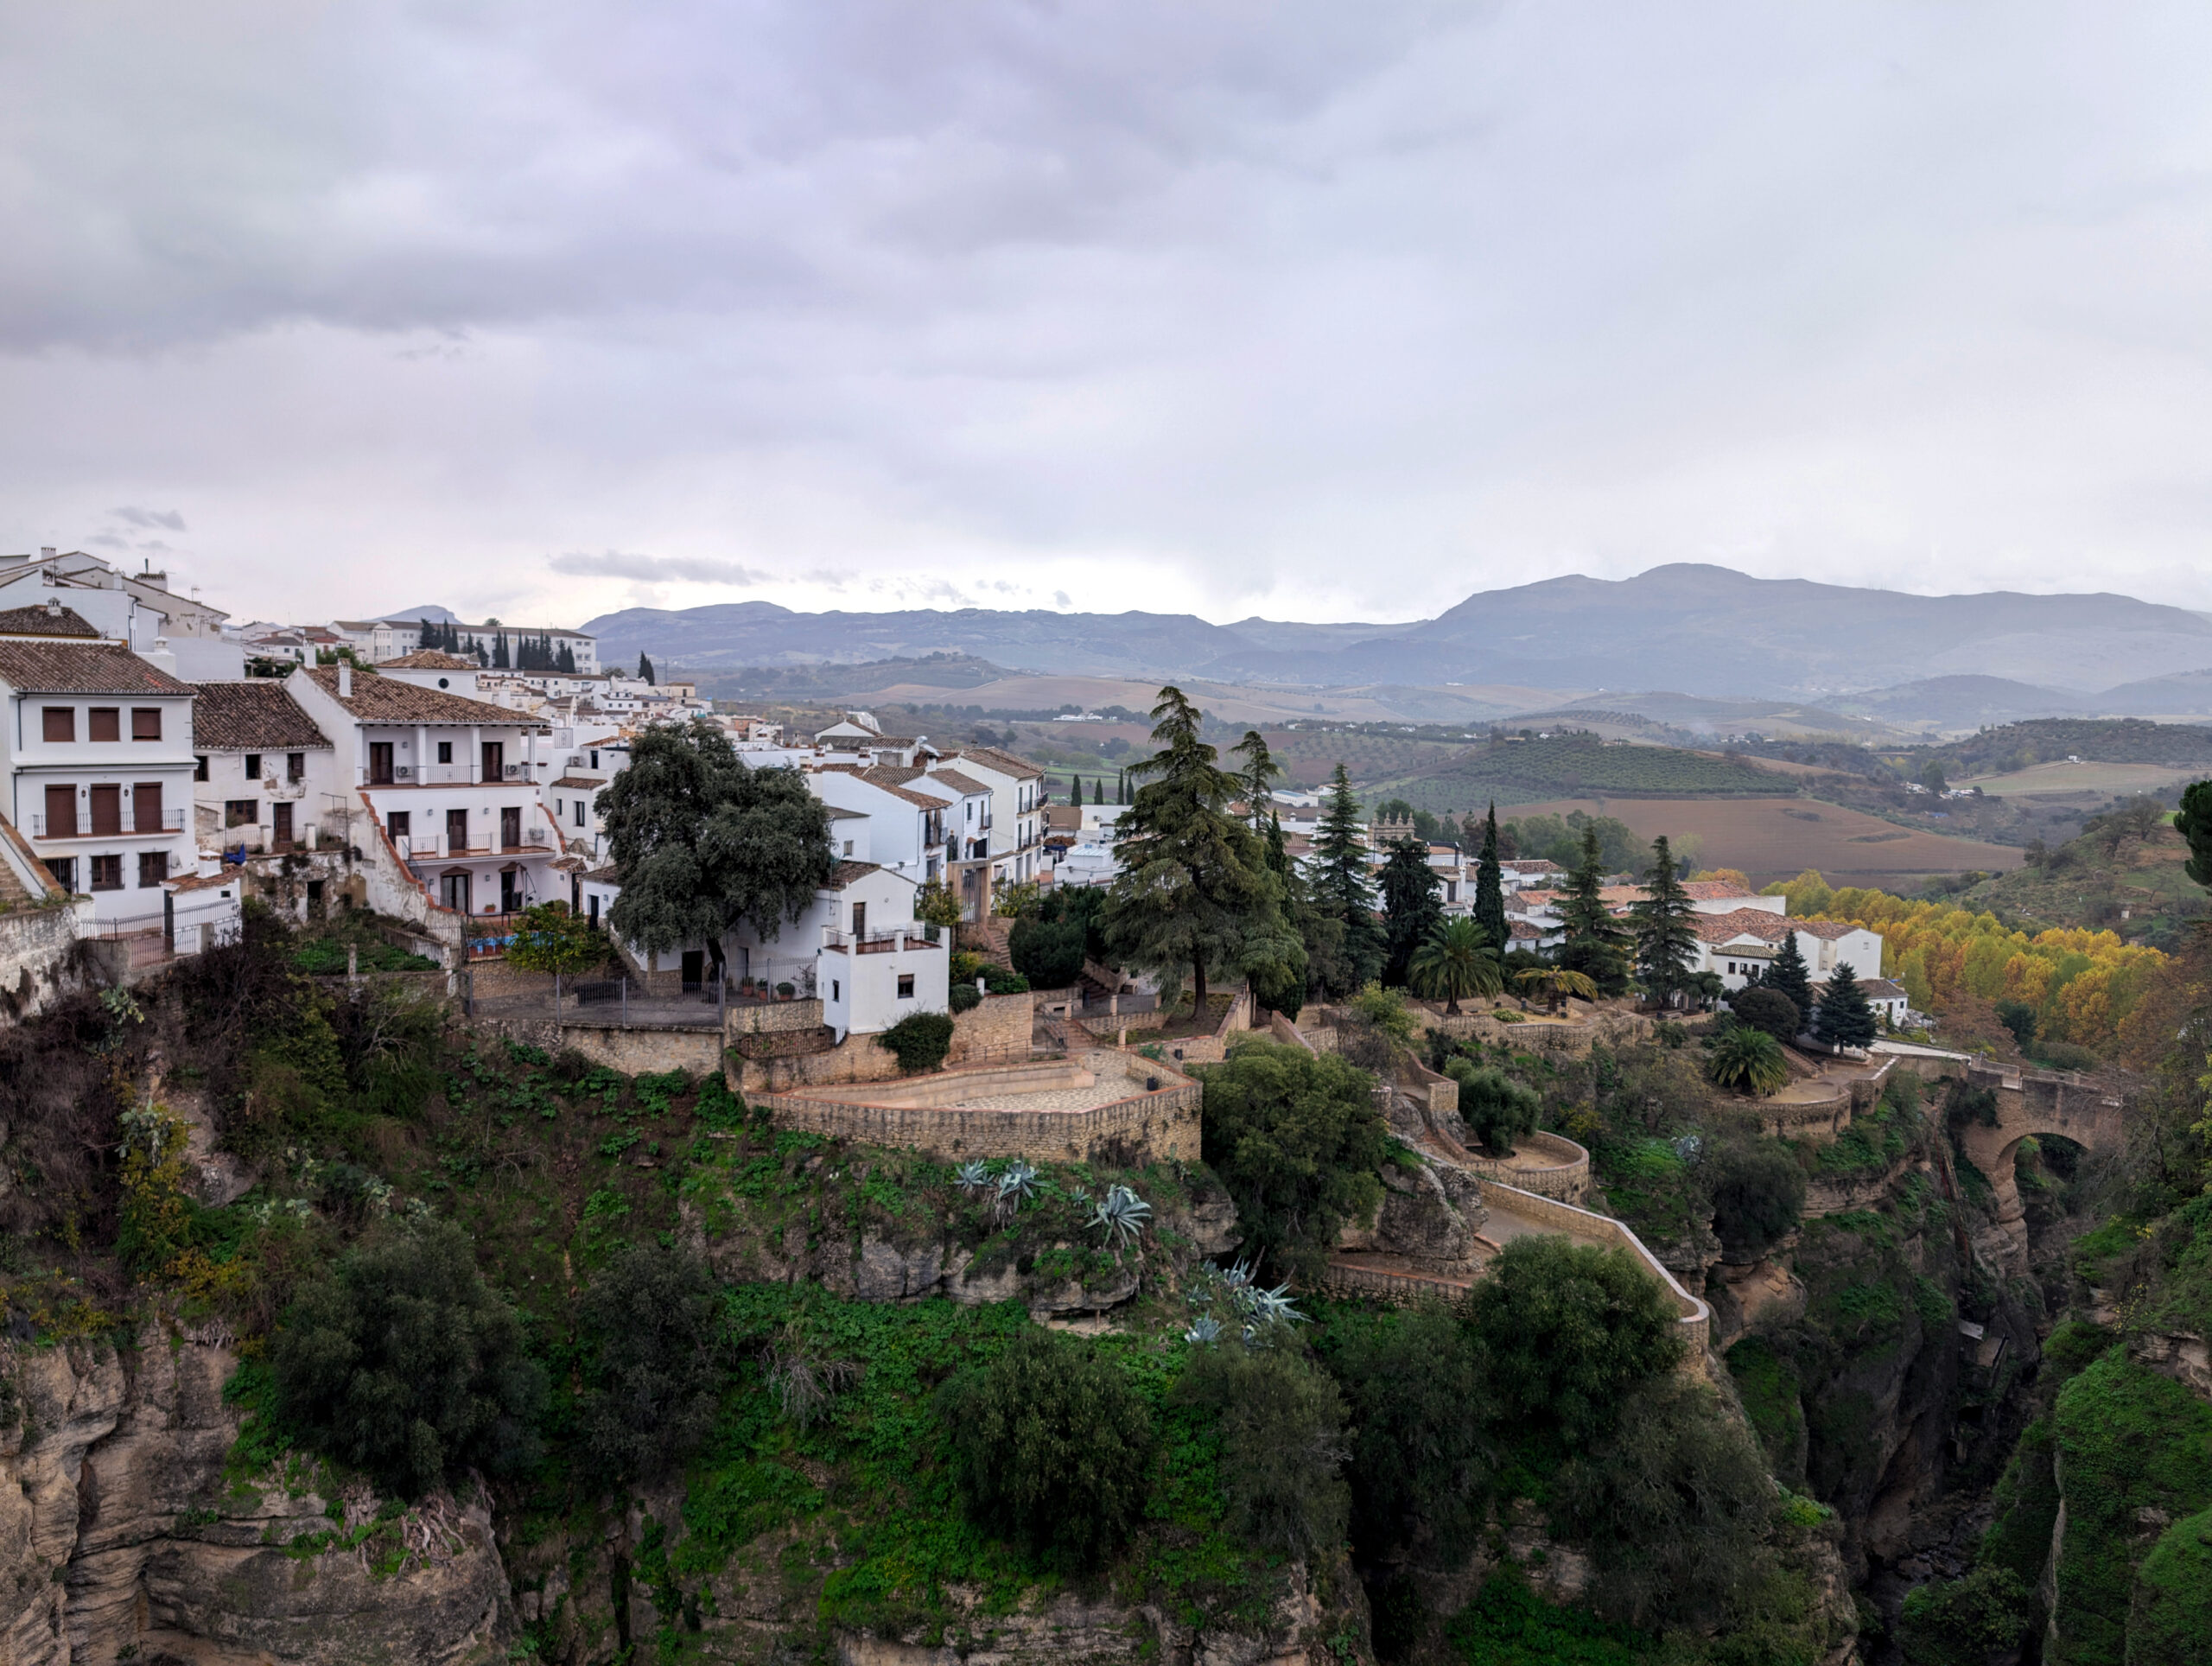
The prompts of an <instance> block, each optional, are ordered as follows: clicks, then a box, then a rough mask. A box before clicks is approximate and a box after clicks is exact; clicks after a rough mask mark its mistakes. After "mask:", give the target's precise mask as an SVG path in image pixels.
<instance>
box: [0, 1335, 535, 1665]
mask: <svg viewBox="0 0 2212 1666" xmlns="http://www.w3.org/2000/svg"><path fill="white" fill-rule="evenodd" d="M236 1363H237V1362H236V1360H235V1359H234V1358H233V1357H232V1354H231V1351H230V1350H229V1349H228V1347H226V1345H224V1343H223V1341H222V1340H221V1339H214V1338H209V1339H193V1338H185V1337H175V1336H171V1335H169V1334H168V1333H166V1332H163V1331H162V1329H160V1328H159V1327H158V1326H152V1325H149V1326H146V1327H144V1328H143V1329H142V1330H141V1331H140V1332H138V1333H137V1335H136V1336H132V1337H129V1338H126V1339H124V1340H123V1343H122V1344H121V1345H117V1344H115V1343H111V1342H108V1341H105V1340H104V1341H99V1342H79V1343H73V1344H70V1345H67V1346H62V1347H55V1348H48V1349H29V1348H24V1347H12V1348H9V1349H7V1350H4V1351H0V1374H4V1376H5V1378H6V1380H7V1381H8V1382H9V1383H10V1384H11V1385H12V1386H13V1388H14V1390H15V1396H16V1400H15V1412H16V1416H15V1419H14V1421H13V1425H12V1427H10V1428H8V1429H7V1430H6V1432H5V1434H4V1438H0V1639H4V1648H5V1657H6V1659H7V1661H8V1662H9V1663H10V1666H89V1663H97V1666H106V1663H109V1662H111V1661H120V1660H129V1661H137V1662H141V1663H157V1662H162V1661H174V1662H178V1663H186V1662H189V1663H193V1666H232V1663H236V1666H267V1663H272V1662H284V1663H292V1662H298V1663H312V1666H354V1663H359V1666H369V1663H372V1662H373V1663H385V1662H393V1661H419V1662H428V1663H437V1666H465V1663H471V1662H478V1661H487V1662H488V1661H491V1660H494V1659H499V1658H502V1657H504V1655H505V1646H506V1643H507V1640H508V1637H509V1634H510V1632H511V1631H512V1617H511V1612H510V1609H509V1605H508V1599H507V1582H506V1577H505V1571H504V1570H503V1568H502V1567H501V1565H500V1561H499V1551H498V1548H497V1547H496V1546H495V1545H494V1543H493V1536H492V1532H491V1520H490V1517H489V1514H488V1512H487V1511H486V1510H485V1509H484V1508H483V1507H482V1506H481V1505H480V1504H479V1505H469V1506H463V1505H461V1504H456V1503H455V1502H454V1501H453V1500H452V1499H449V1498H432V1499H429V1500H426V1501H425V1503H424V1504H423V1505H422V1506H421V1507H419V1508H417V1509H415V1510H406V1511H395V1510H390V1509H388V1508H386V1507H385V1506H384V1504H382V1501H380V1500H378V1498H376V1497H374V1495H372V1494H369V1493H366V1492H365V1491H363V1492H359V1493H357V1494H355V1495H353V1496H346V1497H336V1498H331V1499H326V1498H325V1497H322V1496H321V1494H320V1493H318V1492H317V1491H315V1485H314V1483H315V1480H316V1479H317V1478H318V1475H319V1471H318V1470H317V1469H313V1468H302V1467H298V1466H295V1467H294V1469H293V1470H292V1471H291V1472H289V1473H288V1474H286V1475H283V1476H267V1477H264V1476H236V1475H231V1476H226V1473H225V1471H224V1462H225V1458H226V1454H227V1453H229V1451H230V1449H231V1447H232V1442H233V1441H234V1440H236V1438H237V1435H238V1424H239V1415H238V1412H237V1411H236V1410H235V1408H232V1407H230V1406H227V1405H226V1404H225V1403H224V1401H223V1385H224V1383H225V1382H226V1380H227V1379H228V1378H229V1377H230V1375H231V1372H232V1369H233V1368H234V1366H235V1364H236Z"/></svg>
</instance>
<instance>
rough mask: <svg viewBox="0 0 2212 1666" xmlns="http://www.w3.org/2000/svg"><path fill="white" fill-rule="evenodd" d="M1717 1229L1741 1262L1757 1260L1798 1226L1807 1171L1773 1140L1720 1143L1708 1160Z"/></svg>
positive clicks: (1709, 1190)
mask: <svg viewBox="0 0 2212 1666" xmlns="http://www.w3.org/2000/svg"><path fill="white" fill-rule="evenodd" d="M1705 1168H1706V1172H1707V1183H1706V1184H1707V1196H1708V1197H1709V1198H1710V1199H1712V1203H1713V1233H1714V1235H1715V1236H1716V1237H1719V1240H1720V1245H1721V1248H1722V1249H1723V1250H1726V1252H1727V1254H1728V1255H1729V1256H1730V1257H1731V1258H1732V1259H1733V1260H1736V1261H1756V1260H1757V1259H1758V1257H1759V1256H1763V1255H1764V1254H1765V1253H1766V1251H1767V1249H1768V1246H1770V1244H1772V1243H1775V1241H1776V1240H1777V1239H1778V1238H1780V1237H1783V1235H1784V1234H1786V1233H1788V1232H1789V1230H1790V1229H1791V1228H1793V1227H1795V1226H1796V1224H1797V1218H1798V1216H1799V1215H1800V1214H1801V1213H1802V1211H1803V1210H1804V1207H1805V1171H1804V1170H1803V1169H1802V1168H1800V1167H1798V1166H1797V1160H1796V1157H1794V1156H1793V1155H1791V1154H1790V1152H1789V1148H1787V1147H1785V1146H1783V1145H1782V1144H1780V1143H1779V1142H1777V1141H1772V1140H1749V1139H1744V1140H1725V1141H1716V1142H1715V1143H1714V1144H1713V1147H1712V1148H1711V1149H1710V1150H1709V1152H1708V1153H1707V1156H1706V1159H1705Z"/></svg>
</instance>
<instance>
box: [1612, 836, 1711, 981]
mask: <svg viewBox="0 0 2212 1666" xmlns="http://www.w3.org/2000/svg"><path fill="white" fill-rule="evenodd" d="M1696 913H1697V911H1696V910H1695V909H1694V908H1693V907H1691V906H1690V899H1689V893H1688V892H1686V891H1684V890H1683V889H1682V882H1681V880H1680V879H1679V878H1678V877H1677V876H1676V875H1675V856H1674V853H1673V852H1672V851H1671V850H1669V849H1668V848H1667V840H1666V837H1665V836H1664V835H1662V836H1660V837H1658V838H1656V839H1654V840H1652V842H1651V871H1650V872H1649V874H1646V875H1645V876H1644V881H1643V895H1642V896H1641V897H1639V898H1637V900H1636V901H1634V902H1633V903H1630V905H1629V918H1630V920H1631V921H1632V922H1633V929H1634V931H1635V933H1636V967H1637V972H1638V973H1640V974H1641V975H1642V976H1643V987H1644V989H1645V990H1646V991H1647V992H1648V993H1649V995H1650V996H1651V999H1652V1001H1653V1002H1655V1003H1656V1004H1657V1005H1659V1006H1662V1007H1664V1006H1668V1005H1669V1004H1670V1003H1671V1002H1672V1001H1673V999H1674V996H1675V993H1676V992H1677V991H1678V990H1681V989H1685V988H1687V987H1688V982H1689V967H1690V963H1691V962H1692V961H1694V960H1695V959H1696V958H1697V933H1696V932H1694V931H1693V930H1692V929H1691V926H1690V921H1691V920H1692V919H1694V918H1695V917H1696Z"/></svg>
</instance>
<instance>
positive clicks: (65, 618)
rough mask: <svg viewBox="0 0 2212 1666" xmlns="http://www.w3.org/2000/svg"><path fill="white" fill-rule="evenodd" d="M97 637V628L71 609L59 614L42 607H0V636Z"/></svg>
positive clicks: (62, 610)
mask: <svg viewBox="0 0 2212 1666" xmlns="http://www.w3.org/2000/svg"><path fill="white" fill-rule="evenodd" d="M0 636H90V637H97V636H99V628H98V627H97V626H94V625H92V624H91V623H90V622H89V621H88V620H86V619H85V618H84V617H83V615H81V614H79V613H78V612H77V610H76V609H75V608H73V607H64V608H62V609H61V610H60V612H59V613H49V612H48V610H47V609H46V608H44V607H0Z"/></svg>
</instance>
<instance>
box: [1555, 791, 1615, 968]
mask: <svg viewBox="0 0 2212 1666" xmlns="http://www.w3.org/2000/svg"><path fill="white" fill-rule="evenodd" d="M1604 890H1605V860H1604V856H1603V853H1602V852H1601V850H1600V849H1599V843H1598V830H1597V828H1596V827H1594V826H1589V827H1585V828H1584V829H1583V830H1582V862H1581V864H1580V866H1579V867H1577V868H1575V870H1574V872H1573V875H1572V876H1570V877H1569V879H1568V880H1567V900H1566V901H1565V903H1564V904H1562V905H1561V906H1560V923H1561V924H1562V925H1564V926H1565V927H1566V932H1567V938H1566V941H1565V942H1564V943H1562V944H1560V951H1559V963H1560V965H1562V966H1564V967H1565V968H1567V970H1569V971H1571V972H1580V973H1581V974H1582V975H1583V976H1585V977H1586V978H1588V979H1589V980H1590V981H1591V982H1593V983H1595V984H1596V985H1597V986H1598V992H1599V994H1600V995H1618V994H1620V993H1621V992H1622V991H1623V990H1624V989H1627V987H1628V965H1627V962H1628V947H1627V945H1628V933H1627V932H1625V931H1624V930H1622V928H1621V923H1620V922H1619V921H1618V920H1617V919H1614V918H1613V916H1612V911H1611V909H1609V908H1607V907H1606V906H1605V898H1604V896H1603V895H1602V894H1600V893H1602V892H1603V891H1604Z"/></svg>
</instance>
